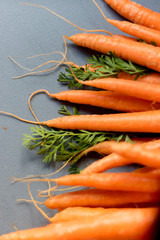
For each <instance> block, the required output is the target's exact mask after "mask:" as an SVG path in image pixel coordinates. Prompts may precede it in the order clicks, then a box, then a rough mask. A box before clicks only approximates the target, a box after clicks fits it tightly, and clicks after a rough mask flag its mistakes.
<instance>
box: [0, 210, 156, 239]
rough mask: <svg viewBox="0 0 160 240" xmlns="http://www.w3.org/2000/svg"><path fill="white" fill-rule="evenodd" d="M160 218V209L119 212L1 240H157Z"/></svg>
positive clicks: (14, 234)
mask: <svg viewBox="0 0 160 240" xmlns="http://www.w3.org/2000/svg"><path fill="white" fill-rule="evenodd" d="M158 217H159V209H158V208H142V209H138V208H137V209H132V208H128V209H117V211H113V212H112V213H110V214H109V216H108V214H102V215H99V216H92V217H88V218H85V219H83V220H81V219H77V220H71V221H65V222H60V223H52V224H49V225H48V226H45V227H41V228H35V229H30V230H22V231H17V232H14V233H9V234H5V235H2V236H0V240H29V239H32V240H44V239H45V240H51V239H55V240H61V239H65V240H75V239H76V240H82V239H86V240H90V239H112V240H117V239H119V240H150V239H154V235H155V233H156V230H157V221H158Z"/></svg>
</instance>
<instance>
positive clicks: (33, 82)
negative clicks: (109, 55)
mask: <svg viewBox="0 0 160 240" xmlns="http://www.w3.org/2000/svg"><path fill="white" fill-rule="evenodd" d="M26 2H30V3H34V4H39V5H40V4H41V5H45V6H46V7H48V8H50V9H52V10H54V11H56V12H57V13H59V14H60V15H62V16H63V17H65V18H67V19H69V20H70V21H72V22H73V23H75V24H77V25H79V26H81V27H83V28H86V29H107V30H109V31H112V32H113V33H120V31H118V30H117V29H116V28H112V27H111V26H110V25H109V24H107V23H106V21H105V20H104V19H103V17H102V16H101V14H100V12H99V11H98V9H97V8H96V7H95V5H94V4H93V3H92V1H91V0H87V1H86V0H58V1H53V0H47V1H44V0H37V1H29V0H28V1H26ZM137 2H139V3H141V4H142V5H144V6H146V7H149V8H151V9H153V10H155V11H159V12H160V7H159V1H158V0H157V1H156V0H148V1H145V0H141V1H137ZM98 3H99V4H100V6H101V8H102V9H103V10H104V13H105V14H106V16H107V17H109V18H114V19H116V18H117V19H121V18H120V16H119V15H118V14H116V13H115V12H114V11H113V10H111V8H109V7H108V6H107V5H106V4H105V3H104V2H103V1H98ZM79 32H80V31H79V30H77V29H76V28H74V27H73V26H71V25H69V24H68V23H66V22H64V21H63V20H61V19H59V18H57V17H56V16H54V15H52V14H51V13H49V12H46V11H45V10H44V9H40V8H35V7H30V6H23V5H20V4H19V0H14V1H13V0H1V1H0V89H1V90H0V91H1V92H0V110H4V111H7V112H11V113H14V114H16V115H18V116H20V117H23V118H26V119H29V120H34V118H33V116H32V114H31V113H30V111H29V109H28V105H27V100H28V97H29V95H30V94H31V93H32V92H33V91H35V90H38V89H43V88H44V89H47V90H48V91H50V92H58V91H60V90H65V89H66V87H64V86H62V85H61V84H59V83H58V82H57V77H58V75H59V73H60V71H62V70H63V69H64V67H60V68H58V69H57V70H56V71H53V72H52V73H49V74H44V75H41V76H29V77H26V78H22V79H15V80H14V79H12V77H13V76H18V75H21V74H23V73H25V72H26V71H25V70H23V69H21V68H19V67H18V66H17V65H16V64H15V63H13V62H12V61H11V60H10V59H9V58H8V55H10V56H12V57H14V58H15V59H16V60H17V61H19V62H20V63H21V64H23V65H25V66H26V67H28V68H32V67H34V66H37V65H39V64H40V63H43V62H45V61H47V60H51V59H60V58H58V56H56V55H52V56H47V57H40V58H35V59H32V60H28V59H27V57H28V56H33V55H36V54H41V53H50V52H53V51H62V52H64V44H63V40H62V36H63V35H68V36H70V35H72V34H75V33H79ZM90 54H91V52H90V51H89V50H86V49H81V48H79V47H75V46H73V44H71V43H69V44H68V59H70V60H72V61H74V62H75V63H77V64H84V63H85V61H86V57H88V56H90ZM51 66H53V65H50V67H51ZM32 105H33V108H34V110H35V111H36V113H37V115H38V117H39V119H40V120H47V119H50V118H53V117H57V116H58V114H57V110H58V109H59V106H60V103H58V102H56V101H51V100H49V99H48V97H47V96H45V95H43V94H42V95H39V96H36V97H35V99H34V100H33V104H32ZM2 127H6V128H7V130H4V129H3V128H2ZM24 133H29V124H26V123H23V122H20V121H17V120H15V119H13V118H11V117H7V116H3V115H0V178H1V181H0V234H4V233H7V232H11V231H14V228H13V227H12V225H11V224H13V225H15V226H16V227H17V228H18V229H27V228H31V227H38V226H42V225H45V224H46V223H47V221H46V220H45V219H44V218H43V216H41V214H40V213H39V212H38V211H37V210H36V209H35V207H34V206H33V205H32V204H26V203H23V204H18V203H17V202H16V199H20V198H26V199H29V195H28V192H27V185H26V184H25V183H16V184H11V179H10V178H11V177H12V176H18V177H23V176H26V175H28V174H46V173H50V172H52V171H53V170H54V168H49V167H47V166H45V165H43V164H42V158H41V157H39V156H37V154H36V152H34V151H29V150H27V149H25V148H24V147H23V146H22V141H21V139H22V135H23V134H24ZM65 173H66V170H64V171H62V172H61V174H65ZM41 187H46V185H43V186H41V185H40V184H33V185H32V191H33V192H35V194H36V193H37V192H36V190H38V189H41ZM47 213H48V214H49V215H50V216H51V215H52V212H51V211H48V212H47Z"/></svg>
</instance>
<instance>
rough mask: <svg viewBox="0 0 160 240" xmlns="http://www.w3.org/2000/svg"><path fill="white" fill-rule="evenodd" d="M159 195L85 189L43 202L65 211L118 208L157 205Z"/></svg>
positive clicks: (48, 206)
mask: <svg viewBox="0 0 160 240" xmlns="http://www.w3.org/2000/svg"><path fill="white" fill-rule="evenodd" d="M158 202H160V196H159V193H144V192H142V193H141V192H133V191H131V190H130V191H112V190H110V191H109V190H108V191H107V190H100V189H85V190H78V191H74V192H67V193H62V194H59V195H55V196H52V197H50V198H48V199H46V200H45V202H44V205H45V206H46V207H47V208H50V209H59V208H62V209H65V208H68V207H80V206H81V207H107V208H108V207H118V206H122V207H124V206H126V205H128V204H131V203H133V204H134V203H158Z"/></svg>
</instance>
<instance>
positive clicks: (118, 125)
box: [40, 110, 160, 133]
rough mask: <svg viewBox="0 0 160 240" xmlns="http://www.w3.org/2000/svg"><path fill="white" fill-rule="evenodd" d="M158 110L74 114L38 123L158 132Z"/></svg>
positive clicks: (59, 126)
mask: <svg viewBox="0 0 160 240" xmlns="http://www.w3.org/2000/svg"><path fill="white" fill-rule="evenodd" d="M159 121H160V111H159V110H155V111H145V112H136V113H118V114H108V115H75V116H65V117H59V118H58V119H52V120H48V121H45V122H41V123H40V124H44V125H46V126H48V127H55V128H62V129H84V130H93V131H119V132H152V133H159V132H160V124H159Z"/></svg>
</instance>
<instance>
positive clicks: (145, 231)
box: [0, 0, 160, 240]
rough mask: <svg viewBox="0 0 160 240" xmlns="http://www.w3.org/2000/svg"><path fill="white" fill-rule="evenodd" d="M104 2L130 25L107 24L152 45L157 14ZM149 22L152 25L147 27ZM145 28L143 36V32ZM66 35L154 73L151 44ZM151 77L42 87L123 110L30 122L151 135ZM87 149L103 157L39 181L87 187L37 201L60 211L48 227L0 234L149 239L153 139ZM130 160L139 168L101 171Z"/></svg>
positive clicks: (159, 184) (158, 184) (155, 111)
mask: <svg viewBox="0 0 160 240" xmlns="http://www.w3.org/2000/svg"><path fill="white" fill-rule="evenodd" d="M105 1H106V2H107V3H108V4H109V5H110V6H111V7H112V8H114V9H115V10H116V11H117V12H119V13H120V14H121V15H123V16H125V17H126V18H127V17H130V19H129V20H131V21H133V22H136V25H135V24H134V25H133V27H132V25H131V23H127V22H125V23H122V24H121V25H120V24H119V23H118V22H116V21H113V20H109V19H108V22H110V23H111V24H114V25H115V26H117V27H121V29H122V30H123V31H125V32H127V33H129V34H131V29H133V30H132V31H136V33H137V32H138V33H139V35H134V34H133V36H136V37H137V36H138V37H139V38H141V39H144V40H145V41H147V42H149V43H151V42H155V41H156V44H157V45H159V41H158V40H159V35H158V34H160V33H159V30H160V27H159V24H158V23H159V21H158V19H160V14H158V13H154V12H152V11H151V10H149V9H146V8H143V7H142V6H140V5H139V4H136V3H134V2H131V1H129V0H117V1H116V0H114V1H112V0H105ZM137 14H138V15H137ZM142 15H143V16H144V17H143V18H142V17H141V16H142ZM127 24H128V25H127ZM138 24H142V25H144V26H145V27H144V26H142V27H141V26H140V25H138ZM127 26H128V27H127ZM127 28H128V30H126V29H127ZM152 28H153V29H156V30H153V31H152ZM129 30H130V31H129ZM147 32H148V33H149V34H150V35H147ZM143 33H144V34H143ZM146 35H147V37H145V36H146ZM156 36H158V37H157V38H156ZM69 40H71V41H73V42H74V43H76V44H78V45H80V46H83V47H88V48H91V49H94V50H97V51H99V52H102V53H104V54H105V53H107V52H108V51H112V52H115V54H116V55H118V56H120V57H122V58H124V59H127V60H130V61H133V62H135V63H137V64H140V65H143V66H146V67H148V68H151V69H153V70H155V71H157V72H160V48H159V47H155V46H153V45H150V44H147V43H146V44H144V43H142V42H137V41H134V40H133V39H128V38H124V37H117V36H105V35H100V34H86V33H85V34H84V33H83V34H77V35H74V36H71V37H70V38H69ZM156 74H157V73H156ZM154 76H155V75H154V74H153V75H152V74H151V75H150V76H147V77H146V78H145V77H143V78H142V79H140V81H133V79H128V76H124V75H123V78H122V75H119V78H117V79H116V78H105V79H104V78H103V79H98V80H93V81H85V82H82V81H80V82H81V83H82V84H85V85H89V86H93V87H97V88H102V89H105V90H109V91H100V92H96V91H85V90H84V91H78V90H75V91H66V92H61V93H58V94H50V93H48V92H47V91H46V90H39V92H40V91H44V92H46V93H47V94H48V95H49V96H50V97H54V98H57V99H60V100H67V101H71V102H76V103H81V104H90V105H94V106H101V107H107V108H113V109H116V110H119V111H124V112H126V113H117V114H109V115H101V116H99V115H92V116H90V115H85V116H82V115H81V116H69V117H68V116H67V117H62V118H58V119H53V120H49V121H45V122H38V124H44V125H47V126H49V127H57V128H64V129H89V130H105V131H127V132H153V133H159V132H160V123H159V121H160V110H159V103H160V97H159V96H160V90H159V82H160V75H159V73H158V74H157V76H158V80H157V79H156V80H155V81H156V83H155V82H154V83H153V82H152V79H153V77H154ZM126 78H127V79H126ZM145 79H146V80H145ZM148 79H150V80H148ZM77 81H79V80H78V79H77ZM106 101H107V102H106ZM36 124H37V122H36ZM90 151H97V152H99V153H103V154H104V155H107V154H108V155H107V156H105V157H104V158H102V159H100V160H98V161H97V162H95V163H93V164H91V165H90V166H88V167H87V168H86V169H84V170H83V171H82V172H81V173H80V174H77V175H68V176H62V177H59V178H56V179H44V180H43V181H50V182H54V183H56V184H57V185H66V186H76V187H78V186H83V187H88V188H87V189H84V190H79V191H74V192H69V193H63V194H60V195H56V196H53V197H50V198H48V199H47V200H46V201H45V202H44V203H43V204H44V205H45V206H46V207H48V208H51V209H59V210H60V209H61V210H62V211H60V212H59V213H58V214H57V215H55V216H54V217H53V218H48V219H49V221H50V222H51V223H50V224H49V225H47V226H45V227H40V228H36V229H30V230H23V231H17V232H15V233H10V234H5V235H2V236H0V240H22V239H23V240H28V239H33V240H41V239H46V240H50V239H77V240H78V239H112V240H117V239H119V240H122V239H123V240H151V239H154V238H155V235H156V230H157V224H158V219H159V204H160V155H159V152H160V140H159V139H158V140H157V139H156V140H152V141H147V142H143V141H142V142H138V141H137V142H136V139H135V143H134V144H132V143H126V142H121V143H116V142H114V141H110V142H109V141H108V142H103V143H101V144H98V145H95V146H93V147H92V148H91V149H87V150H86V151H84V152H83V153H82V154H81V155H83V154H86V153H88V152H90ZM132 163H137V164H140V165H143V167H142V168H140V169H138V170H135V171H134V172H131V173H129V172H121V173H117V172H116V173H109V172H105V171H106V170H108V169H112V168H114V167H119V166H124V165H128V164H132ZM33 181H40V180H39V179H34V180H33ZM51 190H52V189H49V190H48V191H49V192H51ZM34 202H35V201H34Z"/></svg>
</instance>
